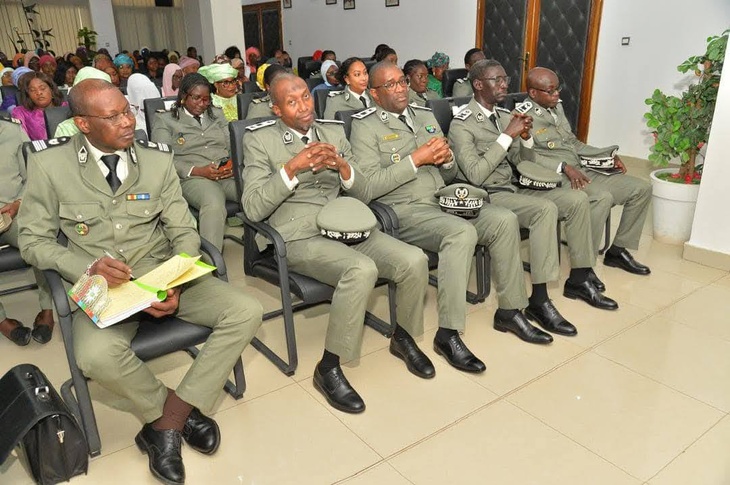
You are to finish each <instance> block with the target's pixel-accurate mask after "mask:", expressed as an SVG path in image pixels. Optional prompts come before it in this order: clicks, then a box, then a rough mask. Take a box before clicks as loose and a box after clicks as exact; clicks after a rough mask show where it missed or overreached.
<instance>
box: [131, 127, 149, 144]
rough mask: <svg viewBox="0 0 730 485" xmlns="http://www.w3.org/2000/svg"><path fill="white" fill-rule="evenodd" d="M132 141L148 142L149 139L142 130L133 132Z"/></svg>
mask: <svg viewBox="0 0 730 485" xmlns="http://www.w3.org/2000/svg"><path fill="white" fill-rule="evenodd" d="M134 139H135V140H142V141H149V138H148V137H147V133H145V131H144V130H142V129H139V130H134Z"/></svg>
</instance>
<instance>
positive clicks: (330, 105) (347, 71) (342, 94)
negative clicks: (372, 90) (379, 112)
mask: <svg viewBox="0 0 730 485" xmlns="http://www.w3.org/2000/svg"><path fill="white" fill-rule="evenodd" d="M337 78H338V80H339V81H340V84H344V85H346V87H345V89H344V91H330V93H329V94H328V95H327V104H326V105H325V109H324V118H325V119H328V120H333V119H335V113H337V112H338V111H348V110H353V109H363V108H369V107H371V106H373V100H372V99H370V95H369V94H368V92H367V89H368V70H367V69H366V68H365V64H364V63H363V62H362V61H361V60H360V58H359V57H350V58H348V59H345V61H344V62H343V63H342V65H341V66H340V70H339V72H338V73H337Z"/></svg>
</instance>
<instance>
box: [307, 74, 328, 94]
mask: <svg viewBox="0 0 730 485" xmlns="http://www.w3.org/2000/svg"><path fill="white" fill-rule="evenodd" d="M305 82H306V83H307V88H308V89H309V91H312V89H314V88H316V87H317V86H319V85H320V84H324V79H323V78H321V77H310V78H308V79H306V80H305Z"/></svg>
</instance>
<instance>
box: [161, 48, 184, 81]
mask: <svg viewBox="0 0 730 485" xmlns="http://www.w3.org/2000/svg"><path fill="white" fill-rule="evenodd" d="M167 58H168V59H169V60H170V64H177V63H178V61H179V60H180V53H179V52H178V51H170V53H169V54H167ZM163 76H164V74H163Z"/></svg>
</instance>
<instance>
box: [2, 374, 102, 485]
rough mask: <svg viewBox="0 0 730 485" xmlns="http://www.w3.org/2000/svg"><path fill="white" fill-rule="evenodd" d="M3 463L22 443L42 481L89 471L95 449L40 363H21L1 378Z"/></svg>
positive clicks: (60, 479)
mask: <svg viewBox="0 0 730 485" xmlns="http://www.w3.org/2000/svg"><path fill="white" fill-rule="evenodd" d="M0 430H1V431H0V464H2V463H4V462H5V460H6V459H7V458H8V456H9V455H10V452H11V451H13V448H15V446H17V445H20V448H21V450H22V451H23V454H24V455H25V457H26V459H27V461H28V468H29V469H30V472H31V474H32V475H33V478H34V479H35V481H36V483H38V484H40V485H53V484H56V483H59V482H65V481H68V480H69V479H71V477H74V476H76V475H80V474H82V473H84V474H85V473H86V471H87V469H88V467H89V450H88V445H87V444H86V438H85V437H84V433H83V432H82V431H81V428H80V427H79V425H78V423H77V422H76V418H74V416H73V414H71V411H69V409H68V407H67V406H66V403H65V402H63V400H62V399H61V396H59V395H58V393H57V392H56V390H55V389H54V388H53V386H51V383H50V382H48V379H47V378H46V376H45V375H44V374H43V372H41V371H40V369H38V367H36V366H34V365H32V364H20V365H16V366H15V367H13V368H12V369H10V370H9V371H8V372H7V373H6V374H5V375H4V376H3V377H2V379H0Z"/></svg>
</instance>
